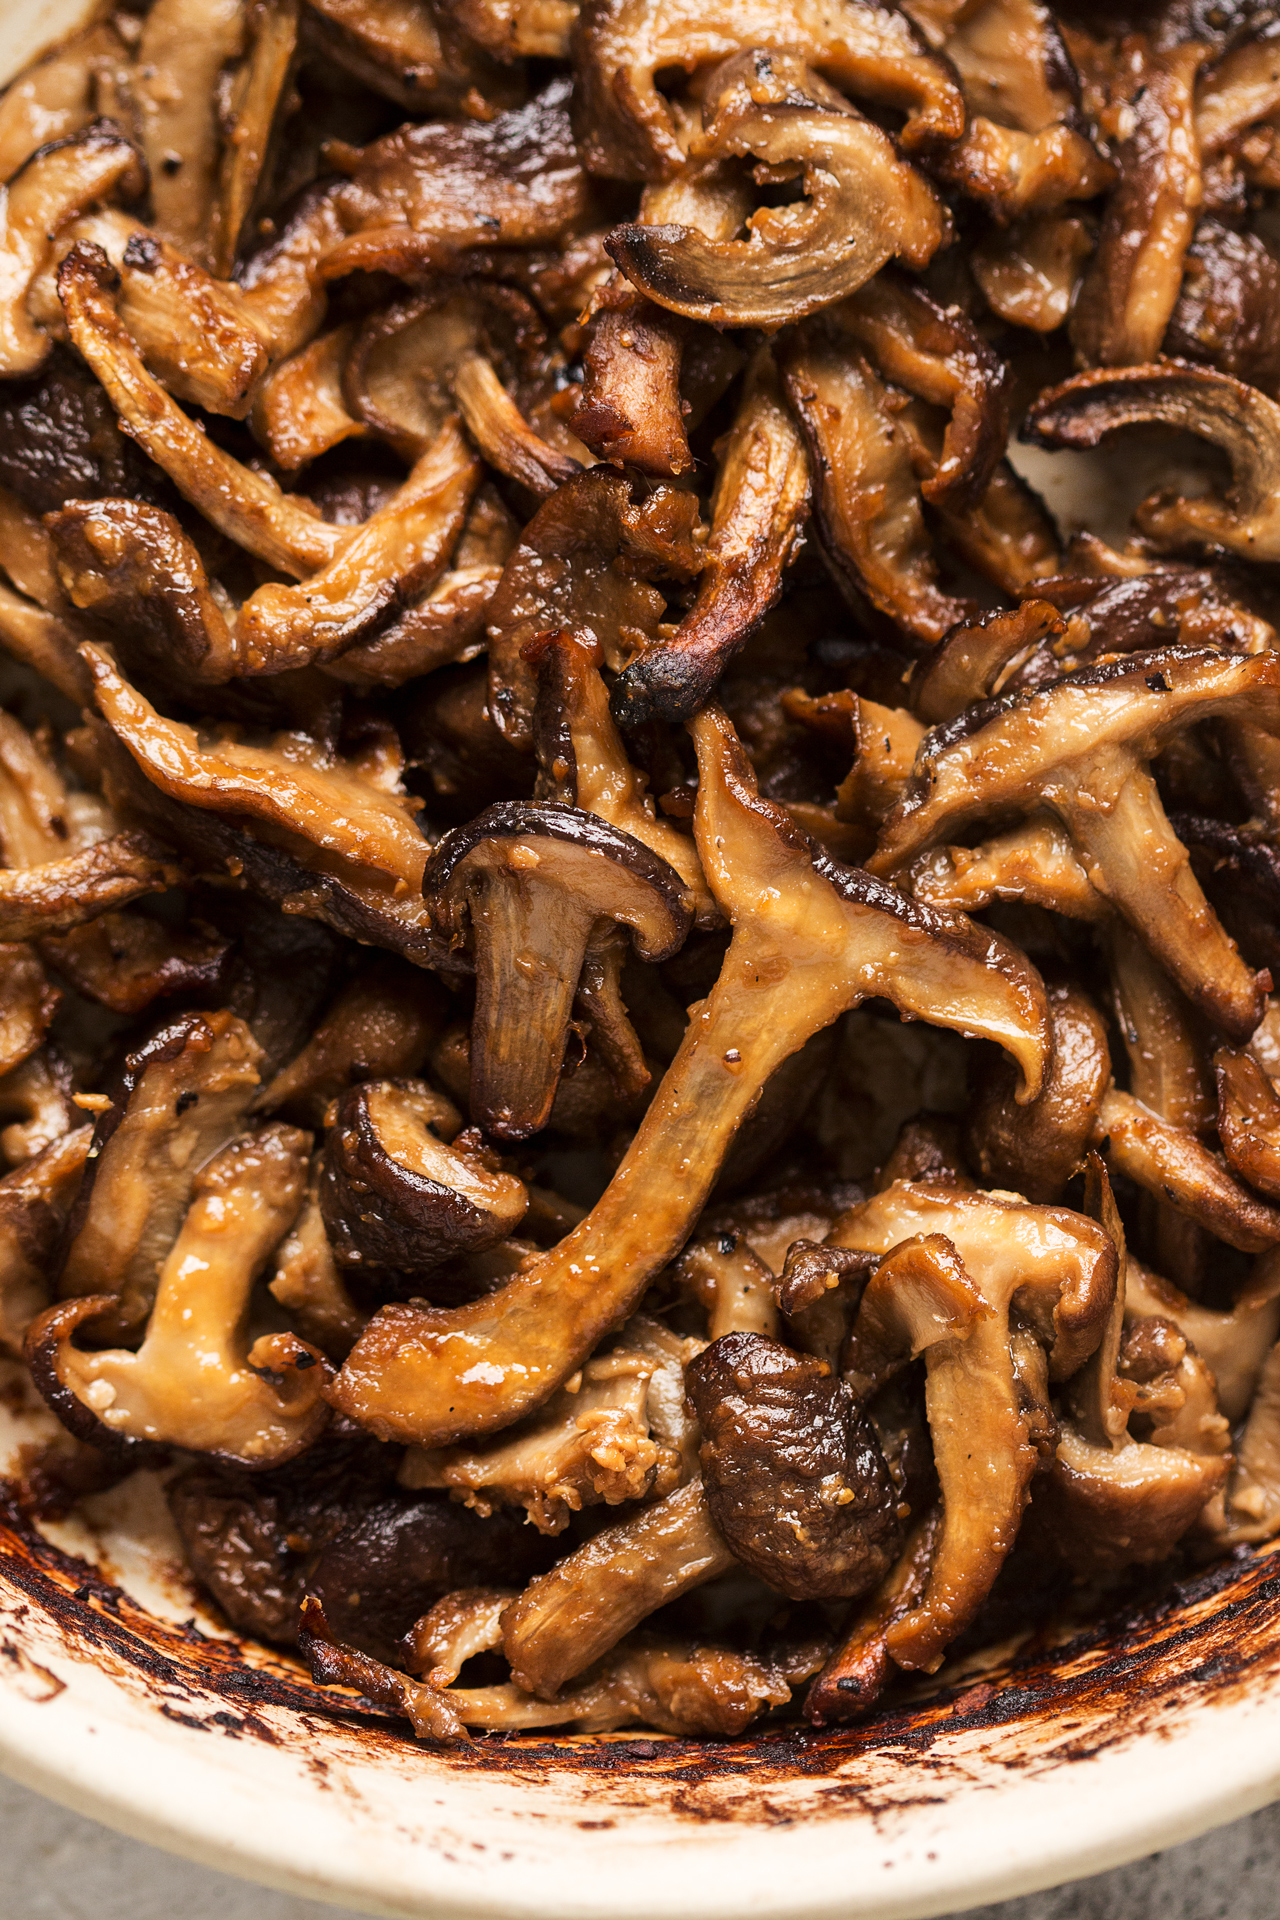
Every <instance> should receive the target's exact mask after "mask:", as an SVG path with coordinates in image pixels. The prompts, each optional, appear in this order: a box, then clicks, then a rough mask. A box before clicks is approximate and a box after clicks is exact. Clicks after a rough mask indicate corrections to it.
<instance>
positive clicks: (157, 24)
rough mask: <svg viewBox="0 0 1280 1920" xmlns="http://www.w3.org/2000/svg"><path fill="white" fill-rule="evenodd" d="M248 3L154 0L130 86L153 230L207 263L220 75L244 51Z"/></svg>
mask: <svg viewBox="0 0 1280 1920" xmlns="http://www.w3.org/2000/svg"><path fill="white" fill-rule="evenodd" d="M248 11H249V9H248V7H247V6H246V4H245V0H156V5H155V6H153V7H152V8H151V10H150V12H149V13H148V14H147V17H146V20H145V22H144V23H143V27H142V37H141V39H140V41H139V43H138V61H137V66H136V68H135V70H134V71H135V76H136V77H135V80H134V87H135V90H136V92H137V95H138V106H139V109H140V122H141V138H142V150H143V152H144V153H145V154H146V157H147V166H148V169H149V171H150V174H151V194H152V202H153V206H154V210H155V225H156V230H157V232H158V233H159V234H160V235H161V237H162V238H163V239H165V240H171V241H172V242H173V243H174V245H175V246H179V247H182V248H183V249H184V250H185V251H187V252H188V253H190V254H191V255H192V256H193V258H195V259H197V260H198V261H199V262H200V264H201V265H202V266H203V265H207V264H208V256H207V249H208V247H209V228H210V222H211V219H212V215H213V208H214V201H215V196H216V193H217V183H218V162H219V152H220V148H221V144H222V143H221V138H220V128H219V125H218V119H219V115H218V76H219V74H220V73H221V72H222V69H223V68H224V67H225V66H227V65H228V64H229V63H230V62H233V61H238V60H239V59H240V56H241V55H242V53H243V52H244V43H245V28H246V25H247V16H248Z"/></svg>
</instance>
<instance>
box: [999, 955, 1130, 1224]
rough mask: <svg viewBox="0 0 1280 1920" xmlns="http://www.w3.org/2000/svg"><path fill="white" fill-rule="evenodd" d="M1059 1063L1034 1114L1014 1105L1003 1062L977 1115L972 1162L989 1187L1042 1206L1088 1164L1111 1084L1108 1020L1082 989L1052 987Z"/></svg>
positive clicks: (1052, 1068)
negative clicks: (1006, 1190) (1009, 1191)
mask: <svg viewBox="0 0 1280 1920" xmlns="http://www.w3.org/2000/svg"><path fill="white" fill-rule="evenodd" d="M1048 998H1049V1017H1050V1019H1051V1021H1052V1022H1053V1058H1052V1063H1051V1065H1050V1068H1049V1071H1048V1074H1047V1075H1046V1076H1045V1083H1044V1085H1043V1087H1042V1088H1041V1089H1040V1092H1039V1094H1038V1095H1037V1097H1036V1099H1035V1100H1033V1101H1032V1102H1031V1104H1030V1105H1029V1106H1024V1107H1020V1106H1018V1105H1017V1102H1016V1101H1015V1099H1014V1089H1013V1083H1012V1079H1011V1076H1010V1075H1008V1074H1007V1073H1006V1072H1005V1071H1004V1061H1003V1058H1001V1059H999V1060H996V1061H994V1062H993V1063H992V1065H991V1067H990V1069H989V1070H988V1072H987V1073H986V1075H985V1076H984V1079H983V1082H982V1085H981V1088H980V1091H979V1093H978V1096H977V1099H976V1100H975V1102H974V1105H973V1107H972V1109H971V1110H970V1115H969V1125H968V1131H967V1135H966V1145H967V1146H968V1150H969V1157H970V1159H971V1160H972V1162H973V1165H974V1166H975V1167H976V1168H977V1170H978V1172H979V1173H980V1174H981V1175H982V1178H983V1180H984V1181H985V1182H986V1184H987V1185H988V1186H995V1187H1004V1188H1009V1189H1012V1190H1013V1191H1014V1192H1015V1193H1025V1194H1026V1195H1027V1197H1028V1198H1029V1199H1031V1200H1035V1201H1054V1200H1059V1199H1061V1197H1062V1192H1063V1189H1064V1188H1065V1186H1066V1184H1067V1182H1068V1180H1070V1178H1071V1176H1072V1175H1073V1174H1074V1173H1075V1172H1076V1171H1077V1169H1078V1168H1079V1167H1080V1165H1081V1163H1082V1162H1083V1159H1084V1156H1085V1152H1086V1149H1087V1148H1088V1146H1089V1144H1090V1142H1091V1140H1092V1138H1093V1135H1094V1130H1095V1128H1096V1127H1097V1125H1098V1116H1099V1113H1100V1112H1101V1109H1102V1105H1103V1102H1104V1099H1105V1097H1106V1094H1107V1089H1108V1087H1109V1085H1110V1081H1111V1056H1110V1052H1109V1050H1108V1047H1107V1032H1106V1027H1105V1026H1104V1025H1103V1022H1102V1019H1101V1016H1100V1015H1099V1013H1098V1012H1097V1010H1096V1008H1095V1007H1094V1006H1093V1005H1092V1004H1091V1003H1090V1001H1089V1000H1088V998H1087V997H1086V996H1085V995H1084V994H1083V993H1081V992H1080V991H1079V989H1078V988H1076V987H1050V988H1049V990H1048Z"/></svg>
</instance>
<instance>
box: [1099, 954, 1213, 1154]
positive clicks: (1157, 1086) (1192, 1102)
mask: <svg viewBox="0 0 1280 1920" xmlns="http://www.w3.org/2000/svg"><path fill="white" fill-rule="evenodd" d="M1106 943H1107V957H1108V959H1109V961H1110V965H1111V984H1112V990H1113V993H1114V996H1115V1013H1116V1024H1117V1025H1118V1027H1119V1028H1120V1032H1121V1035H1122V1037H1123V1039H1124V1044H1125V1051H1126V1053H1127V1054H1128V1056H1129V1091H1130V1093H1131V1094H1132V1095H1133V1097H1134V1099H1135V1100H1140V1101H1141V1102H1142V1104H1143V1106H1144V1107H1150V1109H1151V1111H1152V1112H1153V1113H1158V1114H1159V1116H1160V1118H1161V1119H1162V1120H1167V1121H1169V1122H1170V1124H1171V1125H1172V1126H1175V1127H1185V1128H1187V1129H1188V1131H1189V1132H1191V1133H1207V1132H1208V1130H1209V1128H1210V1127H1211V1126H1212V1125H1213V1123H1214V1117H1215V1113H1216V1106H1217V1103H1216V1101H1215V1099H1214V1092H1213V1082H1212V1079H1211V1078H1210V1073H1209V1063H1208V1059H1207V1055H1206V1049H1205V1045H1204V1039H1203V1035H1202V1034H1201V1033H1200V1031H1199V1030H1198V1022H1197V1021H1196V1018H1195V1015H1194V1014H1193V1013H1192V1011H1191V1008H1190V1007H1189V1006H1188V1005H1187V1003H1186V1000H1185V999H1184V998H1183V996H1182V995H1181V994H1180V993H1179V992H1178V989H1177V988H1176V987H1175V986H1174V984H1173V982H1172V981H1171V980H1170V978H1169V976H1168V974H1167V973H1166V972H1165V970H1164V968H1163V967H1161V966H1158V965H1157V964H1156V962H1155V961H1154V960H1153V959H1152V958H1151V955H1150V954H1149V953H1148V952H1147V949H1146V947H1145V946H1144V945H1143V943H1142V941H1141V939H1140V938H1139V937H1138V935H1137V934H1136V933H1135V932H1134V931H1133V929H1132V928H1131V927H1130V926H1128V925H1127V923H1126V922H1124V921H1123V920H1116V921H1114V922H1113V924H1112V925H1111V926H1110V927H1109V928H1108V929H1107V934H1106Z"/></svg>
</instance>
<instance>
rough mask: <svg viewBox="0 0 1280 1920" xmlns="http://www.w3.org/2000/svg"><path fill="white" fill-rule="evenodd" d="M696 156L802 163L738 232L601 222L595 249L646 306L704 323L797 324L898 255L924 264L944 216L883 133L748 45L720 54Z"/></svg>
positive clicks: (787, 59) (810, 77) (789, 57)
mask: <svg viewBox="0 0 1280 1920" xmlns="http://www.w3.org/2000/svg"><path fill="white" fill-rule="evenodd" d="M703 126H704V128H705V132H704V133H703V134H702V135H701V136H700V137H695V139H694V141H693V144H692V146H691V148H690V153H691V156H692V157H693V158H694V159H695V160H698V161H703V160H712V159H723V158H728V157H735V158H741V157H743V156H745V155H748V154H754V155H755V156H756V158H757V160H758V161H759V162H760V163H761V164H762V165H763V166H765V167H766V168H780V167H781V168H787V169H788V170H791V169H802V170H803V181H804V189H805V194H806V196H807V198H806V199H805V200H804V201H803V202H801V203H797V204H795V205H792V206H788V207H782V208H776V209H762V210H761V211H760V212H758V213H756V214H754V215H753V216H752V217H751V220H750V222H749V225H750V228H751V232H750V237H749V238H748V239H745V240H737V239H720V238H715V237H712V238H708V236H707V235H706V234H704V233H701V232H699V231H698V230H697V228H696V226H693V227H690V226H683V225H646V224H644V223H640V224H636V225H632V226H623V227H615V228H614V230H613V232H612V233H611V234H610V235H609V238H608V240H607V241H606V242H605V245H606V247H607V249H608V251H609V254H610V256H611V257H612V258H613V259H614V260H615V261H616V262H617V264H618V266H619V267H620V268H621V269H622V271H623V273H625V274H626V276H627V278H628V280H630V281H631V282H632V284H633V285H634V286H636V287H638V288H639V289H640V291H641V293H644V294H647V295H648V297H649V298H650V299H651V300H654V301H656V302H657V303H658V305H659V306H662V307H667V308H668V309H670V311H671V312H673V313H679V314H682V315H684V316H685V318H687V319H690V320H703V321H709V322H710V323H711V325H713V326H717V327H766V328H774V327H779V326H783V325H785V324H786V323H787V322H788V321H791V320H800V319H803V317H804V316H805V314H808V313H815V312H817V311H818V309H819V308H820V307H829V306H831V305H833V304H834V302H836V301H837V300H841V299H843V298H844V297H845V296H846V295H847V294H851V293H853V292H855V291H856V290H857V288H859V287H861V286H863V285H865V283H866V282H867V281H868V280H870V279H871V277H872V275H873V274H875V273H877V272H878V271H879V269H880V268H881V267H882V266H884V264H885V262H886V261H888V260H891V259H893V258H894V257H895V256H898V255H900V256H901V257H902V258H903V259H905V260H907V261H909V262H910V264H911V265H912V266H913V267H917V268H919V267H924V266H926V265H927V264H928V262H929V261H930V259H931V258H932V257H933V255H934V253H936V251H937V249H938V248H939V247H940V246H941V245H942V243H943V241H944V239H945V238H946V235H947V231H948V220H947V215H946V212H945V210H944V208H943V206H942V203H941V202H940V201H939V199H938V197H937V195H936V194H935V193H934V191H933V189H932V188H931V187H930V186H928V185H927V184H926V182H925V180H924V178H923V176H922V175H921V174H919V173H917V172H916V170H915V168H914V167H911V166H908V165H907V164H906V163H905V162H904V161H902V160H901V159H899V157H898V155H897V153H896V152H895V150H894V145H893V142H892V140H890V138H889V136H888V135H887V134H886V133H883V132H882V131H881V129H880V128H879V127H877V126H876V125H875V124H874V122H873V121H870V120H865V119H863V117H862V115H861V114H859V113H857V112H855V110H854V109H853V108H852V107H851V106H850V104H849V102H848V101H847V100H846V99H845V98H844V96H843V95H842V94H839V93H837V92H836V90H835V89H834V88H833V87H829V86H828V85H827V84H826V83H825V82H824V81H823V80H821V79H819V77H818V75H817V74H816V73H814V72H813V71H812V70H811V69H810V68H809V67H808V66H807V65H806V63H805V61H804V59H803V58H802V57H801V56H800V55H797V54H793V53H781V52H769V51H768V50H767V49H764V48H756V49H754V50H753V51H751V52H749V53H742V54H737V55H735V56H734V57H733V58H731V59H729V60H726V61H725V62H724V64H723V65H722V66H720V67H718V68H717V69H716V71H715V73H714V74H713V75H712V76H711V78H710V81H709V82H708V86H707V93H706V96H705V99H704V102H703Z"/></svg>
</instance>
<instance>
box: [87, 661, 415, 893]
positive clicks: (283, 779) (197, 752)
mask: <svg viewBox="0 0 1280 1920" xmlns="http://www.w3.org/2000/svg"><path fill="white" fill-rule="evenodd" d="M84 657H85V659H86V660H87V661H88V664H89V668H90V671H91V672H92V674H93V681H94V690H95V694H96V698H97V702H98V709H99V711H100V713H101V714H102V716H103V718H104V719H105V720H106V721H107V723H108V725H109V726H110V727H111V729H112V731H113V732H114V733H115V735H116V737H117V738H118V739H119V740H120V741H122V742H123V744H124V745H125V746H126V747H127V748H128V750H129V752H130V754H131V755H132V756H133V758H134V759H135V760H136V762H137V764H138V765H139V767H141V769H142V771H143V772H144V773H145V774H146V776H147V778H148V780H150V781H153V782H154V784H155V785H156V786H158V787H159V788H160V789H161V791H162V792H164V793H168V794H171V795H172V797H173V798H174V799H175V800H182V801H184V802H185V803H186V804H187V805H188V806H192V807H201V808H208V809H210V810H211V811H212V812H214V813H226V814H231V815H233V816H236V817H237V818H239V819H245V818H247V819H249V820H259V821H262V822H264V823H266V824H267V825H269V826H271V827H275V828H277V829H282V830H283V831H284V833H285V834H288V835H296V836H297V837H298V838H300V839H301V840H303V841H304V842H307V843H309V844H310V845H311V846H313V847H315V848H317V849H319V850H320V851H321V852H322V853H328V854H331V855H332V856H334V858H335V859H336V860H337V862H338V863H339V870H341V866H343V865H345V864H347V863H351V864H352V865H353V866H356V867H361V866H363V867H367V868H369V869H371V871H372V872H373V873H374V874H378V875H382V876H385V879H386V881H387V882H389V883H390V886H392V887H394V886H395V885H396V883H401V884H402V886H403V890H404V892H405V893H406V894H407V893H409V892H410V890H412V891H413V892H414V893H416V892H417V891H418V889H419V888H420V887H421V885H422V870H423V868H424V867H425V865H426V862H427V855H428V853H429V852H430V847H429V846H428V844H427V842H426V840H425V839H424V838H423V836H422V834H421V832H420V831H419V829H418V827H417V825H416V824H415V821H414V818H413V814H412V813H411V812H410V810H409V808H408V807H407V806H406V805H405V804H404V802H403V801H402V800H401V799H399V798H398V796H397V795H395V794H394V793H388V792H386V791H385V790H383V789H380V788H378V787H376V786H374V785H373V784H372V782H370V781H368V780H365V779H362V778H361V777H360V776H359V774H357V773H355V772H354V771H352V769H351V768H349V767H346V766H343V765H342V764H341V763H340V762H339V763H336V764H329V765H319V766H317V765H314V764H309V763H308V762H307V760H305V759H303V758H293V757H290V758H286V757H285V755H284V754H283V753H280V752H277V751H273V750H272V749H271V748H268V747H250V746H245V745H243V744H242V743H241V742H239V741H236V740H224V741H221V742H219V743H218V744H217V745H216V746H211V747H202V746H201V745H200V744H199V740H198V737H197V734H196V732H195V729H194V728H192V727H188V726H184V725H182V724H181V723H180V722H178V721H176V720H164V719H162V718H161V716H160V715H159V714H158V713H157V712H156V710H155V708H154V707H153V706H152V705H151V703H150V701H148V700H144V699H143V697H142V695H141V694H140V693H138V692H136V691H135V689H134V688H133V687H131V686H130V685H129V684H128V682H127V681H125V680H123V679H122V678H121V677H120V675H119V673H118V672H117V671H116V668H115V664H114V662H113V661H112V659H111V656H110V655H109V654H108V653H107V652H105V651H104V650H103V649H100V648H98V647H86V648H85V649H84Z"/></svg>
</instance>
